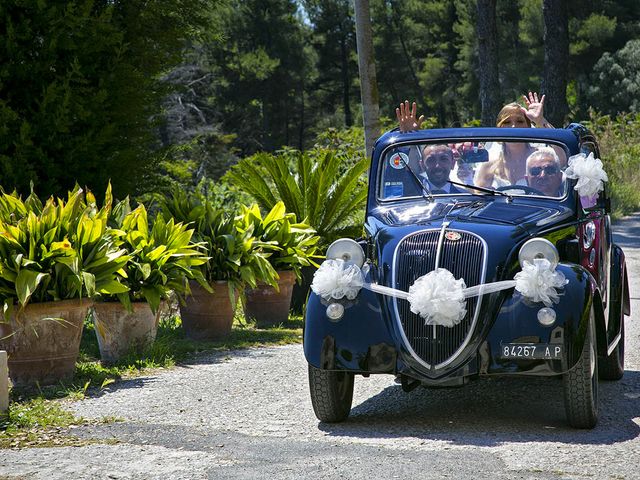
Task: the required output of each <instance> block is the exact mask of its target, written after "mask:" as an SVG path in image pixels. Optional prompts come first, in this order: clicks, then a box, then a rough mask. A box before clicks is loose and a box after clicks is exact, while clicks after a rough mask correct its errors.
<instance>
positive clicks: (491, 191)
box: [447, 180, 513, 201]
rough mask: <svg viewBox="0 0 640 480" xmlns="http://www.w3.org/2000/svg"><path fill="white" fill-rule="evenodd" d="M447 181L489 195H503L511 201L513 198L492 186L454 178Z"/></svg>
mask: <svg viewBox="0 0 640 480" xmlns="http://www.w3.org/2000/svg"><path fill="white" fill-rule="evenodd" d="M447 181H448V182H449V183H452V184H453V185H457V186H459V187H465V188H470V189H471V190H478V191H479V192H484V193H488V194H489V195H502V196H503V197H507V198H508V199H509V201H511V200H513V197H512V196H511V195H509V194H508V193H507V192H500V191H498V190H493V189H491V188H486V187H479V186H477V185H468V184H466V183H460V182H454V181H453V180H447Z"/></svg>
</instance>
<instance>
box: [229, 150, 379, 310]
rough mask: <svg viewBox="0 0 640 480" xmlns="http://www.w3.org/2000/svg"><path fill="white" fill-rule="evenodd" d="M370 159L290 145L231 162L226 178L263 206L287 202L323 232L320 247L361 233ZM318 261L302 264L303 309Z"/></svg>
mask: <svg viewBox="0 0 640 480" xmlns="http://www.w3.org/2000/svg"><path fill="white" fill-rule="evenodd" d="M368 167H369V160H368V159H367V158H365V157H364V156H362V157H354V156H353V155H348V154H345V153H339V152H336V151H335V150H334V149H331V148H322V147H316V148H313V149H310V150H307V151H305V152H300V151H298V150H295V149H286V150H282V151H281V152H278V153H277V154H271V153H257V154H255V155H253V156H251V157H247V158H244V159H242V160H240V162H238V164H237V165H235V166H234V167H232V168H231V169H230V170H229V172H227V174H226V175H225V177H224V179H225V180H227V181H229V182H230V183H233V184H234V185H237V186H238V187H239V188H241V189H242V190H243V191H245V192H246V193H248V194H249V195H251V196H252V197H253V198H254V199H255V201H256V202H257V203H258V205H259V206H260V208H261V209H262V211H269V210H271V209H272V208H273V207H274V206H275V205H276V203H277V202H278V201H283V202H284V205H285V208H286V210H287V212H291V213H294V214H295V215H296V218H298V219H304V222H305V223H307V224H309V226H311V227H312V228H313V229H314V230H315V231H316V233H317V235H319V236H320V240H319V242H318V246H319V249H318V250H319V252H322V251H324V249H325V248H326V247H328V246H329V245H330V244H331V242H333V241H334V240H336V239H338V238H342V237H358V236H360V235H362V226H361V225H362V223H363V218H364V207H365V200H366V198H367V183H366V178H365V177H364V175H365V172H366V171H367V168H368ZM315 268H316V267H315V266H313V265H309V266H306V267H303V268H302V270H301V271H302V277H303V279H302V282H301V285H300V287H298V286H297V285H296V286H294V294H293V302H292V305H293V308H294V310H296V311H301V310H302V307H303V305H304V302H305V301H306V298H307V294H308V292H309V286H310V285H311V280H312V279H313V274H314V272H315Z"/></svg>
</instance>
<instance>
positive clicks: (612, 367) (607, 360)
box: [598, 316, 624, 380]
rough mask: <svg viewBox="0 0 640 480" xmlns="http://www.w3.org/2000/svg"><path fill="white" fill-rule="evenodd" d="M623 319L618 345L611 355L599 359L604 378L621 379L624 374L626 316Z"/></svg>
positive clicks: (600, 373)
mask: <svg viewBox="0 0 640 480" xmlns="http://www.w3.org/2000/svg"><path fill="white" fill-rule="evenodd" d="M621 321H622V324H621V325H620V341H619V342H618V345H616V348H615V349H614V350H613V352H611V355H609V356H606V357H602V358H600V359H599V360H598V374H599V375H600V378H601V379H602V380H620V379H621V378H622V376H623V375H624V316H622V318H621Z"/></svg>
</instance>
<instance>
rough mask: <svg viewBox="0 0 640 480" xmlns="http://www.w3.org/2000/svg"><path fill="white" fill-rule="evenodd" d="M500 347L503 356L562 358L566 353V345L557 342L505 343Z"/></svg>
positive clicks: (544, 358) (545, 358)
mask: <svg viewBox="0 0 640 480" xmlns="http://www.w3.org/2000/svg"><path fill="white" fill-rule="evenodd" d="M500 348H501V349H502V352H501V355H500V356H501V357H502V358H518V359H519V358H525V359H526V358H533V359H543V360H560V359H562V357H563V353H564V346H563V345H560V344H557V343H552V344H544V343H535V344H534V343H503V344H502V345H501V347H500Z"/></svg>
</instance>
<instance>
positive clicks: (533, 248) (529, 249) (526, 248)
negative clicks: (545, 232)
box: [518, 238, 560, 268]
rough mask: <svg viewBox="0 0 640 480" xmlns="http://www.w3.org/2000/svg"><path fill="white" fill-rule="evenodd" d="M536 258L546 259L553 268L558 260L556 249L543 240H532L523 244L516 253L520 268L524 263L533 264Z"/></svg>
mask: <svg viewBox="0 0 640 480" xmlns="http://www.w3.org/2000/svg"><path fill="white" fill-rule="evenodd" d="M536 258H546V259H547V260H549V263H551V266H552V267H553V268H555V267H556V265H558V261H559V260H560V256H559V255H558V250H557V249H556V247H555V246H554V245H553V243H551V242H550V241H549V240H547V239H545V238H532V239H531V240H527V241H526V242H524V245H522V248H520V252H519V253H518V261H519V262H520V266H523V265H524V262H529V263H533V260H534V259H536Z"/></svg>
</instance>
